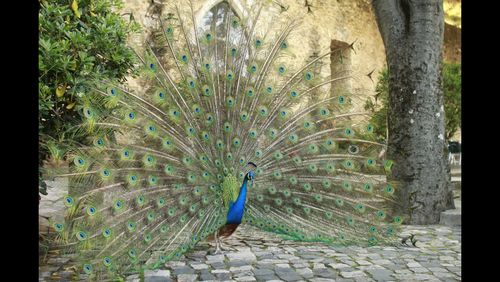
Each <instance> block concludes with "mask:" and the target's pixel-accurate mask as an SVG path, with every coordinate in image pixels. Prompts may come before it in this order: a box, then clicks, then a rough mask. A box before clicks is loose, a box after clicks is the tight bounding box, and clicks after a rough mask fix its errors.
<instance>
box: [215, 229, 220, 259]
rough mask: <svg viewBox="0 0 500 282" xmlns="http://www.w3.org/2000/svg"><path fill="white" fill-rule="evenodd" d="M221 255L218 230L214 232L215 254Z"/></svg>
mask: <svg viewBox="0 0 500 282" xmlns="http://www.w3.org/2000/svg"><path fill="white" fill-rule="evenodd" d="M219 253H222V251H221V248H220V239H219V230H217V231H215V254H219Z"/></svg>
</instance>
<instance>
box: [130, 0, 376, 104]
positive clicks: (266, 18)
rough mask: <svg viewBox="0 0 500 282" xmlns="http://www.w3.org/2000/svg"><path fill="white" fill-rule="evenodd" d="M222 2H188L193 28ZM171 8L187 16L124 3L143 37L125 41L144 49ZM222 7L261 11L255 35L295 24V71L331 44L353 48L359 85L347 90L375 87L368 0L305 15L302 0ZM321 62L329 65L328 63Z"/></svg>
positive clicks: (342, 1)
mask: <svg viewBox="0 0 500 282" xmlns="http://www.w3.org/2000/svg"><path fill="white" fill-rule="evenodd" d="M222 1H223V0H193V10H194V14H195V22H197V25H199V24H200V23H201V19H202V18H203V16H204V15H206V13H207V12H208V11H209V10H210V9H211V8H212V7H214V6H215V5H217V4H218V3H220V2H222ZM173 2H175V3H176V4H178V5H179V8H180V10H181V14H184V15H188V14H189V5H188V4H187V1H182V2H179V1H170V0H163V1H159V0H155V1H146V0H127V1H125V7H124V9H123V12H124V13H127V12H132V13H133V15H134V18H135V19H136V20H137V21H138V22H139V23H140V24H141V25H142V26H143V27H144V31H145V33H143V34H141V35H139V36H136V37H134V38H132V39H131V40H130V43H131V45H132V46H134V47H136V48H138V49H142V48H144V45H143V42H144V39H146V38H147V36H148V32H150V31H151V28H152V27H154V24H155V23H154V21H153V20H152V19H153V18H155V17H157V15H158V13H159V12H161V13H162V15H163V16H166V15H167V13H168V12H175V9H174V3H173ZM226 2H228V3H229V4H230V5H231V7H232V8H233V10H234V11H235V12H236V14H237V15H238V16H239V17H240V18H246V17H249V18H253V17H254V13H255V11H256V10H257V9H255V6H256V4H260V5H262V7H263V9H262V11H261V15H260V18H259V25H258V26H257V34H259V35H265V34H266V32H269V33H270V34H273V33H274V32H276V31H278V30H279V29H280V28H282V26H283V24H284V22H285V21H286V20H288V19H290V18H293V19H296V20H300V21H301V24H300V26H299V27H298V28H297V29H296V30H294V31H293V32H292V34H291V35H290V36H289V46H290V49H291V50H292V52H293V54H294V56H295V57H294V58H293V63H294V64H296V66H295V67H298V66H299V65H302V64H303V63H304V61H306V60H308V59H309V58H310V57H311V56H312V55H313V53H314V52H319V54H323V53H326V52H328V51H329V50H330V45H331V44H332V40H333V41H338V42H345V43H346V44H350V43H352V42H355V44H354V46H353V47H354V51H352V52H351V56H350V64H351V66H350V69H351V70H352V72H353V74H355V75H357V76H358V78H359V79H358V80H356V82H355V83H354V84H353V90H354V91H356V90H358V91H362V92H363V93H365V94H370V93H371V91H373V89H374V87H375V83H376V81H377V75H376V74H377V73H378V72H379V71H380V70H381V69H382V68H383V67H384V66H385V51H384V45H383V42H382V39H381V36H380V33H379V31H378V27H377V23H376V21H375V16H374V13H373V10H372V8H371V4H370V1H369V0H308V1H307V2H308V3H309V4H310V5H311V6H310V7H309V9H310V10H311V12H308V7H307V6H306V5H305V4H306V1H305V0H274V1H269V0H228V1H226ZM280 5H282V6H283V7H284V8H282V7H280ZM285 9H286V10H285ZM187 24H188V25H190V26H191V27H192V23H191V20H187ZM326 61H328V62H326ZM326 61H325V62H326V63H329V61H330V60H326ZM330 69H331V67H330V66H325V67H322V68H321V72H324V73H323V74H327V75H329V73H330ZM372 70H373V71H374V72H373V73H374V75H373V78H374V82H372V81H371V80H370V79H368V78H367V77H366V74H368V73H369V72H371V71H372ZM131 87H132V88H140V87H141V86H140V83H139V82H137V81H135V80H131Z"/></svg>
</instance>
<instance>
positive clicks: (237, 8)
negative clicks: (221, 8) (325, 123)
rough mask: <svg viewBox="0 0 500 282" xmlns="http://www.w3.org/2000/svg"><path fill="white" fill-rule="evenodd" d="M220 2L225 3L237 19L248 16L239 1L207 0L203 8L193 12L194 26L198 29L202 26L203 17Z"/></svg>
mask: <svg viewBox="0 0 500 282" xmlns="http://www.w3.org/2000/svg"><path fill="white" fill-rule="evenodd" d="M222 2H226V3H227V4H228V5H229V7H231V9H232V10H233V12H234V13H235V14H236V16H237V17H239V18H240V19H242V18H244V17H245V16H247V15H248V11H247V9H246V8H245V6H244V5H243V4H242V3H241V1H240V0H208V1H206V2H205V3H204V4H203V6H202V7H201V8H200V9H199V10H198V11H196V12H195V15H194V18H195V20H196V26H197V27H200V26H202V25H203V18H204V17H205V15H206V14H207V13H208V12H209V11H210V10H211V9H212V8H214V7H215V6H217V5H219V4H221V3H222Z"/></svg>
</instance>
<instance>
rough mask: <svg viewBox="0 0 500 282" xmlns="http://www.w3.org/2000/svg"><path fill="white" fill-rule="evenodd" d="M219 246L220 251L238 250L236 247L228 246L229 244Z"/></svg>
mask: <svg viewBox="0 0 500 282" xmlns="http://www.w3.org/2000/svg"><path fill="white" fill-rule="evenodd" d="M220 248H221V250H222V251H225V252H229V251H233V252H236V251H238V250H237V249H235V248H233V247H229V246H227V247H224V246H221V247H220Z"/></svg>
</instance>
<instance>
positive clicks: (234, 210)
mask: <svg viewBox="0 0 500 282" xmlns="http://www.w3.org/2000/svg"><path fill="white" fill-rule="evenodd" d="M247 184H248V180H247V177H246V176H245V179H244V180H243V184H242V185H241V188H240V193H239V194H238V198H237V199H236V202H234V203H231V204H230V205H229V210H228V211H227V220H226V223H227V224H240V223H241V219H242V218H243V213H244V212H245V201H246V199H247Z"/></svg>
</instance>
